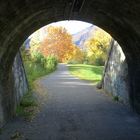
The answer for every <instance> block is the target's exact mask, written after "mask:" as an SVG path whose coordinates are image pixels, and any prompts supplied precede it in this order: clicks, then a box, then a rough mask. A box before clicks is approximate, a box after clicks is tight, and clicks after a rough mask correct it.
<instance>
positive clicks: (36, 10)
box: [0, 0, 140, 123]
mask: <svg viewBox="0 0 140 140" xmlns="http://www.w3.org/2000/svg"><path fill="white" fill-rule="evenodd" d="M72 19H73V20H81V21H85V22H89V23H92V24H94V25H97V26H99V27H100V28H102V29H104V30H105V31H106V32H108V33H109V34H111V35H112V37H113V38H114V39H115V40H117V42H118V43H119V44H120V46H121V47H122V50H123V52H124V54H125V56H126V61H127V64H128V76H129V78H128V80H129V83H130V84H129V97H130V98H129V99H130V103H131V106H132V108H133V109H134V110H135V111H137V112H139V113H140V86H139V85H140V55H139V54H140V1H139V0H125V1H123V0H40V1H39V0H22V1H21V0H12V1H11V0H6V1H5V0H1V1H0V115H1V117H0V122H1V123H4V122H5V120H8V119H9V118H10V117H11V116H12V115H13V114H14V107H13V105H12V103H13V100H12V97H13V96H14V90H13V87H14V85H13V75H12V65H13V62H14V58H15V56H16V54H17V52H18V50H19V47H20V46H21V44H22V43H23V42H24V41H25V39H26V38H27V37H28V36H29V35H30V34H32V33H33V32H34V31H35V30H37V29H39V28H41V27H42V26H44V25H47V24H49V23H52V22H56V21H61V20H72Z"/></svg>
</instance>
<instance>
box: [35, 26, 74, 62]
mask: <svg viewBox="0 0 140 140" xmlns="http://www.w3.org/2000/svg"><path fill="white" fill-rule="evenodd" d="M74 48H75V47H74V45H73V43H72V36H71V35H70V34H69V33H68V32H67V30H66V29H65V28H63V27H54V26H49V27H48V28H47V37H46V38H45V39H44V41H43V42H42V43H41V45H40V47H39V48H38V49H39V51H40V52H41V53H42V54H43V55H44V56H48V55H54V56H56V57H57V58H58V60H59V61H60V62H64V61H66V60H68V59H70V57H71V55H72V54H73V51H74Z"/></svg>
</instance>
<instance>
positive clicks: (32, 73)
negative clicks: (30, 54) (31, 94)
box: [24, 61, 51, 88]
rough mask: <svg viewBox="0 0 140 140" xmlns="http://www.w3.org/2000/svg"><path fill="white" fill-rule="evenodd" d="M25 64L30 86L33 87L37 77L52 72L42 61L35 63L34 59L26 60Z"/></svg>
mask: <svg viewBox="0 0 140 140" xmlns="http://www.w3.org/2000/svg"><path fill="white" fill-rule="evenodd" d="M24 66H25V70H26V75H27V79H28V82H29V86H30V87H31V88H32V87H33V82H34V81H35V80H36V79H38V78H40V77H42V76H44V75H48V74H49V73H51V72H50V71H49V70H47V69H46V68H44V67H43V66H42V65H41V64H40V63H35V62H33V61H25V62H24Z"/></svg>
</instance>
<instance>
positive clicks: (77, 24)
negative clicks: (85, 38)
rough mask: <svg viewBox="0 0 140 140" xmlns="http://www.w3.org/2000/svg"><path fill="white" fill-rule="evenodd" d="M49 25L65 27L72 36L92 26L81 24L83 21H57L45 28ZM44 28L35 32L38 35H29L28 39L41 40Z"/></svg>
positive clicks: (43, 35) (44, 31)
mask: <svg viewBox="0 0 140 140" xmlns="http://www.w3.org/2000/svg"><path fill="white" fill-rule="evenodd" d="M50 25H52V26H62V27H65V28H66V29H67V31H68V32H69V33H70V34H72V35H73V34H76V33H78V32H80V31H82V30H83V29H86V28H88V27H90V26H92V24H90V23H87V22H83V21H77V20H64V21H58V22H53V23H51V24H48V25H46V26H50ZM46 26H44V27H42V28H40V29H39V30H37V32H38V31H39V34H38V33H37V32H34V33H33V34H31V35H30V36H29V38H32V37H35V36H36V35H37V36H38V37H39V38H40V40H43V39H44V38H45V36H46V30H44V29H45V28H46Z"/></svg>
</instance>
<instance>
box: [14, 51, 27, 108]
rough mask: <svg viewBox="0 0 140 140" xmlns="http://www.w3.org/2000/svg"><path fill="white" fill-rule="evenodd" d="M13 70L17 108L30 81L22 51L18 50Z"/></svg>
mask: <svg viewBox="0 0 140 140" xmlns="http://www.w3.org/2000/svg"><path fill="white" fill-rule="evenodd" d="M12 70H13V74H14V93H15V94H14V95H15V102H16V104H15V108H16V106H17V104H19V102H20V100H21V98H22V97H23V95H24V94H25V93H27V91H28V82H27V78H26V74H25V70H24V65H23V62H22V57H21V54H20V52H18V53H17V55H16V57H15V60H14V64H13V68H12Z"/></svg>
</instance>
